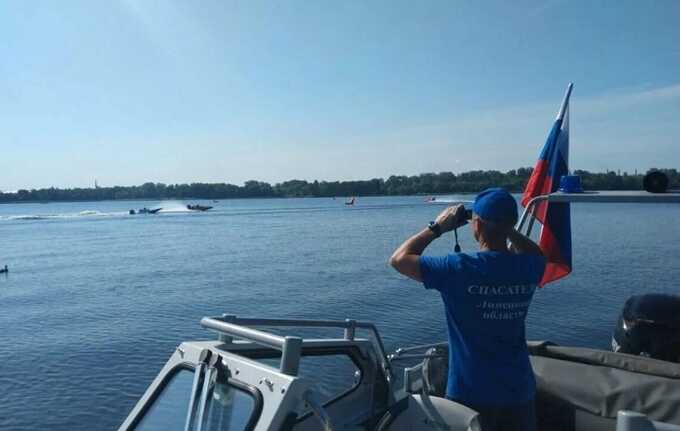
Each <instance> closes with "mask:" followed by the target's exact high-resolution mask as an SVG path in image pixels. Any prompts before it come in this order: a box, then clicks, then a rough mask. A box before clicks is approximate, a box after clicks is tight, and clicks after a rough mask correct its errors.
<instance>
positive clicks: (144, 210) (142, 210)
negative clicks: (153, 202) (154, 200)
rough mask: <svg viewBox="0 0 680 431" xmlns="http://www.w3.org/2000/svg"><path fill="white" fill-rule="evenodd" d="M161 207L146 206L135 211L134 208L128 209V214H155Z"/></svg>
mask: <svg viewBox="0 0 680 431" xmlns="http://www.w3.org/2000/svg"><path fill="white" fill-rule="evenodd" d="M162 209H163V208H154V209H149V208H147V207H144V208H140V209H138V210H137V211H135V210H130V215H135V214H156V213H157V212H158V211H160V210H162Z"/></svg>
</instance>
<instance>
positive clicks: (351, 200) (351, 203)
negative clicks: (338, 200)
mask: <svg viewBox="0 0 680 431" xmlns="http://www.w3.org/2000/svg"><path fill="white" fill-rule="evenodd" d="M354 202H356V198H355V197H354V196H352V198H351V199H350V200H348V201H347V202H345V205H354Z"/></svg>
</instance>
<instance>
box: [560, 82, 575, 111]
mask: <svg viewBox="0 0 680 431" xmlns="http://www.w3.org/2000/svg"><path fill="white" fill-rule="evenodd" d="M573 88H574V83H573V82H570V83H569V85H567V92H566V93H565V94H564V100H563V101H562V105H561V106H560V110H559V111H557V118H555V119H556V120H562V119H563V118H564V113H565V112H567V107H568V106H569V97H571V90H572V89H573Z"/></svg>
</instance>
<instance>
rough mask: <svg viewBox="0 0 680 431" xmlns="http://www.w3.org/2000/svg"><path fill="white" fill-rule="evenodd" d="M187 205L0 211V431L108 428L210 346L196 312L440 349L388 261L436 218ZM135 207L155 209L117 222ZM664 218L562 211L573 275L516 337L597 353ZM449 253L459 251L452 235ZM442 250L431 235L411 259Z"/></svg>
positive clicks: (401, 207) (436, 310) (658, 247)
mask: <svg viewBox="0 0 680 431" xmlns="http://www.w3.org/2000/svg"><path fill="white" fill-rule="evenodd" d="M454 198H455V197H454ZM458 198H460V199H463V200H465V199H470V197H469V196H460V197H458ZM186 203H188V202H179V201H170V202H158V201H134V202H132V201H115V202H79V203H50V204H20V205H19V204H17V205H0V240H1V241H2V247H0V266H4V265H5V264H7V265H8V266H9V268H10V272H9V274H8V275H4V274H0V330H1V331H2V334H1V335H0V388H1V389H0V429H3V430H7V429H11V430H28V429H50V430H90V429H102V430H105V429H115V428H116V427H117V426H118V425H119V424H120V423H121V422H122V421H123V419H124V418H125V416H126V415H127V413H128V412H129V411H130V409H131V408H132V407H133V406H134V404H135V402H136V400H137V399H138V398H139V397H140V396H141V394H142V393H143V392H144V390H145V389H146V387H147V386H148V384H149V383H150V382H151V380H152V379H153V378H154V376H155V375H156V374H157V372H158V371H159V370H160V368H161V367H162V365H163V364H164V362H165V361H166V360H167V359H168V357H169V356H170V354H171V353H172V351H173V349H174V348H175V347H176V346H177V345H178V344H179V343H180V342H181V341H183V340H188V339H210V338H213V334H211V333H208V332H206V331H205V330H203V329H201V327H200V326H199V324H198V322H199V320H200V318H201V317H203V316H206V315H217V314H220V313H223V312H229V313H234V314H238V315H244V316H268V317H304V318H337V319H344V318H346V317H351V318H354V319H362V320H370V321H373V322H375V323H376V324H377V325H378V326H379V328H380V330H381V333H382V335H383V336H384V338H385V341H386V344H387V347H388V350H391V349H394V348H395V347H397V346H404V345H408V344H415V343H424V342H434V341H441V340H444V339H445V338H446V329H445V321H444V314H443V310H442V305H441V303H440V299H439V297H438V296H437V294H436V292H430V291H425V290H424V289H423V288H422V286H421V285H419V284H418V283H415V282H412V281H410V280H407V279H405V278H404V277H402V276H400V275H398V274H397V273H395V272H394V271H393V270H392V269H391V268H389V266H388V264H387V259H388V257H389V255H390V254H391V252H392V251H393V249H394V248H395V247H396V246H398V245H399V244H400V242H401V241H402V240H404V239H405V238H406V237H407V236H408V235H410V234H412V233H414V232H416V231H417V230H419V229H421V228H422V227H423V226H425V225H426V224H427V222H428V221H429V220H432V219H433V218H434V217H435V216H436V215H437V214H438V212H439V211H441V210H442V209H443V206H441V205H433V204H425V203H424V202H423V198H422V197H375V198H360V199H359V200H358V201H357V203H356V205H355V206H353V207H349V206H345V205H344V199H340V198H338V199H337V200H333V199H330V198H324V199H322V198H319V199H249V200H228V201H220V202H217V203H213V202H210V201H196V202H192V203H202V204H208V205H214V206H215V208H214V209H212V210H210V211H208V212H205V213H196V212H189V211H186V209H185V205H186ZM144 206H146V207H149V208H152V207H163V210H162V211H161V212H160V213H159V214H157V215H134V216H133V215H129V214H128V210H129V209H131V208H140V207H144ZM679 219H680V205H642V204H609V205H598V204H574V205H572V223H573V225H572V227H573V238H574V272H573V274H572V275H571V276H569V277H568V278H567V279H565V280H562V281H559V282H556V283H554V284H552V285H549V286H547V287H546V288H544V289H542V290H540V291H539V292H538V293H537V294H536V295H535V299H534V303H533V305H532V307H531V310H530V313H529V318H528V327H527V331H528V338H530V339H548V340H551V341H555V342H557V343H561V344H575V345H581V346H590V347H599V348H608V346H609V342H610V334H611V330H612V329H613V326H614V322H615V320H616V316H617V313H618V312H619V310H620V308H621V306H622V304H623V302H624V301H625V299H626V298H627V297H628V296H629V295H631V294H635V293H642V292H652V291H654V292H665V293H676V292H677V288H678V286H679V282H678V280H680V260H679V259H678V255H677V244H679V243H680V229H679V228H678V226H677V220H679ZM460 241H461V245H462V247H463V251H466V250H474V248H475V243H474V241H473V239H472V237H471V235H470V233H469V229H468V228H463V230H462V231H461V233H460ZM451 249H452V235H451V234H447V235H446V236H444V237H442V238H441V239H439V240H437V241H436V242H435V243H433V244H432V245H431V246H430V248H428V250H427V253H431V254H440V253H446V252H449V251H450V250H451Z"/></svg>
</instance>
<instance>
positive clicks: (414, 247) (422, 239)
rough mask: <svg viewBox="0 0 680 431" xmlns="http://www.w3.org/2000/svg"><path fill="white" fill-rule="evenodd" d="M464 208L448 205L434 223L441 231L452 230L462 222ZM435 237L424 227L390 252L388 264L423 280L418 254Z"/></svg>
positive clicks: (411, 276)
mask: <svg viewBox="0 0 680 431" xmlns="http://www.w3.org/2000/svg"><path fill="white" fill-rule="evenodd" d="M464 212H465V208H464V207H463V205H456V206H455V207H448V208H446V209H445V210H444V211H442V213H441V214H439V216H437V219H436V220H435V223H437V225H438V226H439V229H440V231H441V233H442V234H443V233H445V232H448V231H450V230H453V229H454V227H458V226H461V224H464V222H463V220H464V216H463V214H464ZM435 238H436V235H435V234H434V232H432V231H431V230H430V229H428V228H425V229H423V230H422V231H420V232H418V233H417V234H415V235H413V236H412V237H410V238H409V239H407V240H406V241H404V243H403V244H402V245H400V246H399V247H397V249H396V250H395V251H394V253H392V257H390V265H392V267H394V269H396V270H397V271H399V272H400V273H402V274H404V275H405V276H407V277H409V278H412V279H414V280H416V281H423V276H422V274H421V273H420V255H421V254H423V251H425V248H426V247H427V246H428V245H430V243H431V242H432V241H433V240H434V239H435Z"/></svg>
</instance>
